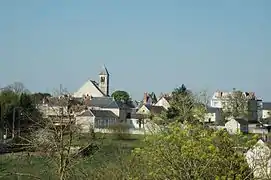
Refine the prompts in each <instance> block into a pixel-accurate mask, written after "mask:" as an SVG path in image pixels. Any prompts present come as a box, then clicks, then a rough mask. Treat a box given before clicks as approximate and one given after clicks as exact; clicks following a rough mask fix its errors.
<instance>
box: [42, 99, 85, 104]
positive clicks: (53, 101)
mask: <svg viewBox="0 0 271 180" xmlns="http://www.w3.org/2000/svg"><path fill="white" fill-rule="evenodd" d="M44 103H45V104H48V105H49V106H68V104H70V105H77V104H82V102H81V100H78V99H74V98H69V97H49V98H44Z"/></svg>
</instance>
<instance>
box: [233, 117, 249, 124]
mask: <svg viewBox="0 0 271 180" xmlns="http://www.w3.org/2000/svg"><path fill="white" fill-rule="evenodd" d="M235 120H236V121H237V122H238V123H239V124H248V121H247V120H245V119H242V118H235Z"/></svg>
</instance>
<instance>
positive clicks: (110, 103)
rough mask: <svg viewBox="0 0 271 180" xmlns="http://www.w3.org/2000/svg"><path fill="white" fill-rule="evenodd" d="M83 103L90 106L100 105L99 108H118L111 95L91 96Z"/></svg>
mask: <svg viewBox="0 0 271 180" xmlns="http://www.w3.org/2000/svg"><path fill="white" fill-rule="evenodd" d="M85 105H87V106H90V107H100V108H110V109H117V108H119V106H118V104H117V103H116V101H114V99H113V98H112V97H93V98H92V99H90V100H86V101H85Z"/></svg>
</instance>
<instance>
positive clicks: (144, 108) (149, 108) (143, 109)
mask: <svg viewBox="0 0 271 180" xmlns="http://www.w3.org/2000/svg"><path fill="white" fill-rule="evenodd" d="M163 111H166V109H165V108H164V107H163V106H155V105H148V104H142V105H141V106H140V107H139V108H138V110H137V114H145V115H151V114H152V115H159V114H161V113H162V112H163Z"/></svg>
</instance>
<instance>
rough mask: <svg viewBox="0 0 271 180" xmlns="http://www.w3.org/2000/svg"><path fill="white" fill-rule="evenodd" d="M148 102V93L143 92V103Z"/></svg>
mask: <svg viewBox="0 0 271 180" xmlns="http://www.w3.org/2000/svg"><path fill="white" fill-rule="evenodd" d="M147 102H148V93H146V92H145V93H144V98H143V104H147Z"/></svg>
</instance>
